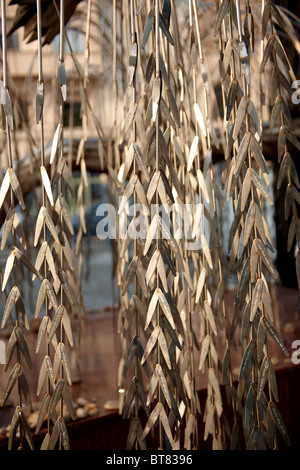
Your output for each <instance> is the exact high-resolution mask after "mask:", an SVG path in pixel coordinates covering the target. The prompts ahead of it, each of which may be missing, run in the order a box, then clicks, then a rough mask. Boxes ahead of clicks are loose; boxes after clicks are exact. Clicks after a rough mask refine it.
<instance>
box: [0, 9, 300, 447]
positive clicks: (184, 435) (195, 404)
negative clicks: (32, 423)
mask: <svg viewBox="0 0 300 470" xmlns="http://www.w3.org/2000/svg"><path fill="white" fill-rule="evenodd" d="M50 3H51V2H50ZM94 3H95V2H92V0H89V1H88V2H87V10H86V11H87V13H86V26H85V35H86V42H85V67H84V69H83V68H82V67H81V66H80V64H79V63H78V61H77V59H76V57H75V55H74V54H73V52H72V50H71V55H72V58H73V61H74V65H75V68H76V70H77V72H78V75H79V78H80V81H81V86H82V88H81V91H82V92H81V97H82V99H83V102H82V121H83V124H82V138H81V141H80V144H79V147H78V152H77V159H76V160H77V161H76V165H77V166H78V167H79V168H80V171H81V182H80V185H79V188H78V193H77V202H78V207H79V209H80V228H79V232H78V235H77V242H76V250H75V254H74V253H73V251H72V245H71V243H70V237H71V236H72V235H74V230H73V226H72V219H71V215H70V210H69V206H68V202H67V201H68V197H69V195H71V196H75V192H74V189H73V187H72V176H71V169H70V168H69V167H68V163H67V161H66V160H65V155H64V151H63V141H64V126H63V108H64V101H65V99H66V87H67V74H66V70H65V64H64V60H65V41H66V40H68V37H67V34H66V32H65V23H66V21H67V20H68V19H69V16H70V15H69V13H68V15H67V16H66V17H65V4H64V1H63V0H61V1H60V3H59V6H57V7H56V10H55V12H56V17H57V19H56V21H55V22H54V25H55V26H54V25H53V28H57V26H58V25H59V29H57V30H55V31H56V33H57V32H59V34H60V52H59V62H58V67H57V88H58V90H59V93H58V97H59V103H58V109H59V116H58V125H57V129H56V132H55V135H54V138H53V143H52V149H51V156H50V164H51V166H52V167H53V169H54V170H53V171H52V180H50V178H49V176H48V173H47V170H46V163H45V156H44V134H43V132H44V130H43V112H44V85H43V68H42V63H43V62H42V35H45V34H46V37H45V38H46V39H45V38H44V39H45V40H46V41H47V40H49V41H51V38H52V36H51V34H52V33H51V32H49V31H48V32H47V33H45V31H44V30H43V27H42V25H43V18H42V8H41V0H37V3H36V11H35V13H36V19H37V26H35V27H34V28H33V29H31V30H30V28H29V27H28V28H27V29H28V31H27V33H28V34H32V36H30V40H36V41H37V50H38V63H39V76H38V83H37V92H36V124H37V125H39V126H40V136H41V138H40V141H41V154H40V156H41V161H40V174H41V184H42V190H43V193H42V196H43V200H42V206H41V208H40V210H39V213H38V215H37V220H36V230H35V237H34V246H37V245H38V243H40V249H39V253H38V257H37V260H36V263H35V265H33V264H32V263H31V262H30V260H29V259H28V257H26V255H25V254H24V252H23V251H22V250H21V249H20V248H18V246H17V238H18V239H19V241H20V243H21V245H23V237H22V231H21V226H20V222H19V220H18V218H17V214H16V212H15V203H16V202H17V203H18V204H20V206H21V207H22V208H24V200H23V196H22V190H21V185H20V183H19V181H18V179H17V177H16V174H15V172H14V169H13V155H12V151H11V144H10V142H11V133H12V132H13V131H14V129H13V120H12V100H11V97H10V93H9V87H8V82H7V72H6V64H7V57H6V51H7V49H6V24H5V19H6V12H5V0H2V1H1V7H2V9H1V19H2V32H3V34H2V54H3V57H2V59H3V85H2V89H1V104H2V109H3V111H4V113H3V116H4V118H5V119H4V121H3V126H4V127H3V128H4V130H5V131H6V135H7V154H8V169H7V172H6V173H5V176H4V179H3V182H2V186H1V192H0V205H1V206H2V205H3V203H4V201H5V198H6V195H7V194H8V193H10V207H9V210H8V211H7V214H6V219H5V223H4V230H3V237H2V242H1V249H3V248H4V247H5V245H6V243H7V240H8V237H9V234H10V232H11V246H12V248H11V252H10V254H9V256H8V259H7V262H6V267H5V272H4V274H3V283H2V290H3V291H4V290H5V289H6V287H7V285H8V280H9V278H10V276H11V275H13V280H12V281H11V283H12V286H13V287H12V288H11V290H10V292H9V294H8V295H7V299H6V304H5V310H4V313H3V319H2V325H1V326H2V328H3V327H4V326H5V325H6V323H7V322H8V320H9V319H10V321H11V325H12V333H11V338H10V340H9V344H8V358H7V364H6V366H5V367H6V368H7V367H8V366H9V365H10V364H11V361H12V358H13V354H14V353H16V357H17V362H16V365H15V366H14V367H13V368H12V370H11V373H10V375H9V378H8V382H7V386H6V389H5V392H4V397H3V400H2V403H5V401H6V399H7V398H8V396H9V395H10V393H11V390H12V389H13V387H14V386H15V385H16V384H17V387H18V397H19V403H18V406H17V407H16V410H15V414H14V417H13V421H12V425H11V434H10V438H9V448H12V446H13V443H14V439H15V433H16V431H17V429H20V448H23V446H24V444H25V440H27V442H28V444H29V446H30V447H31V448H34V443H33V439H32V435H31V431H30V429H29V426H28V423H27V421H26V417H25V415H24V413H23V411H22V404H23V398H25V400H26V401H27V404H29V405H30V403H31V400H30V396H29V390H28V385H27V382H26V378H25V374H24V371H23V368H22V359H25V360H26V361H27V363H28V365H29V366H30V365H31V361H30V357H29V354H28V348H27V345H26V343H25V340H24V337H23V335H22V331H21V328H20V321H23V322H24V323H25V325H27V327H28V321H27V318H26V314H25V311H24V306H23V303H22V299H21V295H20V291H19V287H18V285H19V283H20V282H21V281H20V279H19V276H18V265H19V263H22V264H23V265H24V266H25V267H26V268H28V269H29V270H30V271H31V272H32V273H33V276H34V278H33V279H35V278H36V277H38V278H39V279H40V281H41V286H40V289H39V294H38V298H37V302H36V311H35V316H36V317H38V315H39V313H40V311H41V308H42V305H44V310H45V315H44V317H43V319H42V321H41V325H40V329H39V333H38V339H37V347H36V350H37V352H38V351H39V350H40V348H41V347H43V346H42V345H43V342H44V343H45V356H44V359H43V362H42V365H41V370H40V377H39V385H38V390H37V395H40V393H41V390H42V388H43V386H44V383H45V384H46V393H45V395H44V398H43V400H42V404H41V407H40V416H39V420H38V425H37V432H38V431H39V430H40V428H41V425H42V422H43V420H44V418H45V417H46V416H47V425H48V429H47V434H46V437H45V440H44V442H43V444H42V448H43V449H54V448H55V447H56V446H58V447H59V448H63V449H69V441H68V432H67V426H66V424H65V421H64V416H63V405H64V403H65V404H66V405H67V407H68V410H69V412H70V414H71V416H72V417H74V410H73V406H72V400H71V396H70V391H69V387H68V385H69V386H71V384H72V379H71V374H70V366H69V359H68V353H67V347H66V340H67V342H68V346H70V347H71V348H72V347H73V346H74V333H73V331H72V325H71V324H72V321H71V318H72V313H73V312H74V310H75V309H76V308H77V307H76V300H74V290H73V291H72V288H71V284H72V285H75V284H76V279H75V276H76V274H75V271H76V269H75V263H74V256H77V257H79V267H78V272H77V276H78V280H79V281H78V282H79V285H80V279H81V268H82V235H83V233H85V231H86V227H85V218H84V206H83V203H84V200H83V198H84V191H83V189H84V186H86V185H88V180H87V168H86V162H85V142H86V140H87V135H88V126H89V122H88V117H89V115H91V117H92V121H93V125H94V126H95V128H96V130H97V134H98V137H99V158H100V163H101V166H102V167H104V166H106V167H107V170H108V175H109V178H110V200H111V201H114V204H115V205H116V208H117V213H118V217H117V221H118V224H117V241H115V243H114V245H113V248H114V250H115V255H116V256H115V257H114V259H115V264H116V266H115V272H116V279H117V284H118V288H119V319H118V332H119V335H120V342H121V349H122V354H121V358H120V363H119V369H118V387H119V395H120V413H121V414H122V416H123V418H124V419H130V429H129V434H128V439H127V446H126V448H127V449H128V450H130V449H146V448H147V441H148V439H149V436H150V435H152V438H153V440H154V444H153V445H154V447H156V448H159V449H164V448H166V449H173V450H176V449H180V448H184V449H194V450H196V449H198V448H199V447H200V446H201V442H200V432H199V426H200V422H201V421H203V423H204V432H203V439H204V440H205V441H206V440H207V439H208V438H209V437H210V438H211V440H212V448H213V449H226V448H231V449H238V448H241V447H242V448H243V447H245V448H247V449H266V448H271V449H276V448H277V447H278V432H279V433H280V434H281V435H282V437H283V438H284V440H285V441H286V443H287V444H289V443H290V440H289V436H288V433H287V430H286V427H285V424H284V420H283V419H282V417H281V414H280V411H279V409H280V406H277V404H276V403H278V402H279V395H278V389H277V383H276V374H275V371H274V366H273V364H272V360H271V357H270V354H269V345H270V341H271V342H275V343H276V345H277V346H278V347H279V349H280V350H281V351H282V352H283V353H284V354H285V355H286V356H288V355H289V352H288V350H287V348H286V346H285V344H284V342H283V340H282V339H281V337H280V334H279V333H278V331H277V329H276V327H275V318H274V313H273V307H272V300H271V294H270V285H271V283H272V282H274V281H278V280H279V276H278V272H277V270H276V266H275V263H274V256H273V253H274V252H275V246H274V245H273V242H272V239H271V236H270V227H269V226H268V223H267V217H266V211H267V206H268V205H273V195H272V191H271V184H270V176H269V173H270V166H271V163H270V162H268V161H266V159H265V157H264V155H263V145H262V144H263V143H262V137H263V128H264V121H265V117H264V116H265V115H266V114H267V118H268V119H269V121H270V125H269V127H270V130H271V131H272V132H273V134H274V135H275V134H276V133H277V134H278V145H277V154H278V158H277V164H278V166H279V175H278V181H277V182H276V184H275V186H276V187H275V188H274V190H275V191H276V189H277V190H278V189H280V188H282V186H283V185H284V184H286V183H287V187H286V195H285V219H286V220H288V218H289V216H290V213H292V221H291V224H290V227H289V232H288V233H289V234H288V244H287V247H288V250H289V251H290V250H291V249H292V247H293V246H294V245H293V244H294V242H295V243H296V247H297V248H298V246H299V238H298V226H299V218H298V203H299V192H298V189H299V180H298V176H297V170H296V166H295V163H294V161H293V157H292V155H291V154H290V151H289V149H290V145H292V146H294V147H295V148H296V149H297V150H300V143H299V141H298V140H297V138H296V136H295V133H294V129H293V125H292V119H291V116H290V112H289V101H288V100H289V99H290V95H291V90H292V83H293V82H295V75H294V72H293V70H292V67H291V64H290V61H289V58H288V56H287V53H286V51H285V49H284V46H283V44H282V42H281V40H280V32H283V33H284V34H285V35H286V36H287V37H288V38H290V41H291V42H292V43H293V45H294V46H295V48H296V50H297V51H298V52H299V42H298V39H297V34H296V32H295V30H294V27H293V24H292V22H291V21H290V19H289V17H288V15H287V13H286V11H285V10H284V9H282V8H280V7H278V6H276V4H275V3H274V2H272V1H271V0H269V1H264V0H262V1H261V2H258V1H250V0H247V1H246V2H244V4H243V5H241V4H240V1H239V0H223V1H222V2H219V1H218V0H216V2H215V5H206V3H207V2H197V1H196V0H188V1H186V2H180V1H178V2H177V1H173V2H171V1H170V0H163V1H161V2H160V1H159V0H153V1H152V0H151V1H150V0H142V1H140V2H136V1H135V0H128V1H126V2H117V0H114V1H113V2H112V10H113V20H112V30H111V31H112V58H113V61H112V69H113V92H114V99H115V101H114V103H112V104H111V109H112V114H113V126H112V127H113V129H112V136H111V142H112V148H111V152H109V151H107V152H106V153H105V151H104V147H103V141H104V133H103V129H102V127H101V124H100V121H99V119H98V118H97V115H96V113H95V111H94V110H93V107H92V106H91V103H90V101H89V99H88V92H87V83H88V70H89V69H88V64H89V43H90V26H91V24H92V22H93V19H92V14H91V11H92V7H93V4H94ZM54 5H56V3H55V2H54ZM31 8H32V6H31ZM208 11H209V13H210V14H212V13H213V14H214V17H213V18H214V25H213V28H212V31H209V32H208V31H207V30H205V32H203V31H201V25H202V24H203V22H201V21H200V20H201V17H202V15H204V16H205V15H207V14H208ZM117 19H119V23H118V21H117ZM120 24H121V26H122V29H121V32H120V33H119V35H118V25H120ZM18 26H19V24H18V23H17V22H16V25H15V28H17V27H18ZM34 29H36V31H37V34H36V35H35V34H34V31H33V30H34ZM56 33H55V34H56ZM53 34H54V33H53ZM124 37H125V39H124ZM47 38H48V39H47ZM118 39H120V42H118ZM205 44H209V46H210V47H214V48H215V50H216V51H218V54H219V59H217V53H216V54H214V58H215V62H216V63H218V69H217V67H214V68H212V64H213V60H212V59H211V58H209V57H208V55H209V52H210V51H209V50H206V49H205ZM69 46H70V47H71V45H70V44H69ZM217 48H218V49H217ZM124 58H125V59H124ZM118 61H119V62H120V63H118ZM118 64H119V65H121V67H120V69H121V71H122V72H121V75H122V77H121V83H122V87H123V88H122V87H121V92H120V87H118V82H119V81H120V80H119V79H118ZM215 69H217V70H215ZM124 70H125V71H126V77H125V79H124V75H125V72H124ZM216 76H217V77H218V79H217V81H218V87H219V91H220V100H219V101H218V100H217V97H216V91H215V90H216V87H215V86H214V80H216V79H215V77H216ZM258 77H259V80H258V79H257V78H258ZM268 80H269V82H270V83H271V87H270V89H269V88H267V86H266V83H267V81H268ZM124 83H126V84H127V85H126V86H124ZM120 93H121V94H122V100H123V104H124V110H125V112H124V118H123V119H122V120H121V121H120V119H119V114H118V109H117V108H118V102H119V99H120ZM220 109H221V110H223V116H222V113H220ZM221 116H222V117H221ZM216 148H217V149H219V150H218V151H219V152H221V153H222V154H223V160H224V169H223V174H222V183H223V188H222V189H223V190H224V193H225V194H226V203H227V205H228V207H229V205H230V206H231V210H232V213H233V218H232V224H231V228H230V232H229V235H228V244H229V250H228V251H229V256H228V254H227V253H226V252H225V249H224V241H223V235H222V212H223V211H224V201H223V198H222V194H221V190H220V187H219V182H218V179H217V178H216V170H215V166H214V162H213V152H214V149H216ZM272 164H273V165H275V164H276V162H275V163H274V160H273V162H272ZM9 190H10V191H9ZM55 198H56V201H55ZM130 201H133V205H132V206H130ZM132 207H133V210H132ZM124 227H125V230H124ZM145 227H146V231H144V232H143V234H142V228H143V229H145ZM23 249H24V250H25V249H26V247H25V246H24V245H23ZM296 253H297V254H296V259H295V262H296V271H297V273H298V283H299V281H300V276H299V254H298V251H296ZM41 269H42V270H43V274H41ZM229 275H232V276H236V279H237V291H236V298H235V304H234V306H233V310H234V311H233V312H232V311H229V309H228V305H227V304H226V302H225V296H224V294H225V289H226V278H227V277H228V276H229ZM72 276H73V277H72ZM70 279H73V280H72V281H70ZM74 279H75V280H74ZM74 283H75V284H74ZM299 287H300V286H299ZM79 303H80V300H79ZM14 306H15V316H13V315H12V310H13V307H14ZM79 334H80V333H79ZM51 345H52V346H53V349H54V350H53V351H52V352H53V359H52V358H51V355H52V352H51ZM237 347H239V348H240V351H241V357H242V359H241V364H240V371H239V377H238V382H237V383H235V381H234V377H233V369H232V360H231V359H232V351H233V350H235V349H236V348H237ZM199 371H200V373H201V374H204V375H205V376H206V378H207V389H206V391H207V395H206V401H205V405H204V409H201V405H200V402H199V397H198V393H197V383H196V376H197V373H198V372H199ZM223 391H225V396H226V398H225V399H226V400H227V401H228V402H229V403H230V408H231V413H232V422H233V424H232V425H229V424H228V420H227V417H226V416H225V413H224V401H223V400H224V393H223Z"/></svg>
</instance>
